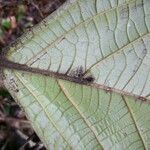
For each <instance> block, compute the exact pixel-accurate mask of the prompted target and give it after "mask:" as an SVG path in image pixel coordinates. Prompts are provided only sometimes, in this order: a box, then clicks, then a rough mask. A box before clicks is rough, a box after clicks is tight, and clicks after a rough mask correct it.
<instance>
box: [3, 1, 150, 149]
mask: <svg viewBox="0 0 150 150" xmlns="http://www.w3.org/2000/svg"><path fill="white" fill-rule="evenodd" d="M149 7H150V1H148V0H128V1H121V0H119V1H114V0H105V1H100V0H70V1H69V0H68V1H67V2H66V3H65V4H64V5H63V6H62V7H60V8H59V9H58V10H57V11H56V12H55V13H53V14H52V15H51V16H50V17H48V18H47V19H46V20H44V21H43V22H42V23H40V24H39V25H38V26H36V27H34V28H33V30H31V31H29V32H28V33H27V34H26V35H24V36H23V37H21V38H20V39H19V40H18V42H17V43H16V44H15V45H14V46H11V47H10V49H9V51H8V53H7V56H6V57H7V59H9V60H11V61H13V62H16V63H20V64H26V65H27V66H28V67H32V68H38V69H40V70H41V73H38V74H36V73H33V72H32V73H31V72H30V73H29V72H26V71H19V70H14V69H11V70H10V69H5V71H4V75H5V78H6V79H5V85H6V87H7V88H8V89H9V91H10V93H11V94H12V95H13V97H14V98H15V99H16V101H17V102H18V103H19V104H20V105H21V106H22V107H23V109H24V110H25V112H26V115H27V116H28V119H29V120H30V121H31V123H32V126H33V127H34V129H35V131H36V132H37V134H38V135H39V137H40V138H41V139H42V141H43V142H44V144H45V145H46V147H47V148H48V149H115V150H116V149H119V150H120V149H131V150H133V149H147V150H148V149H150V117H149V114H150V106H149V102H150V59H149V58H150V33H149V31H150V9H149ZM81 66H82V67H83V69H84V70H85V73H84V76H88V74H89V73H90V74H92V76H93V77H94V78H95V81H94V83H87V84H86V83H84V84H83V83H82V82H79V83H75V82H72V81H70V80H68V77H69V76H70V75H72V72H74V71H75V70H78V69H77V68H80V67H81ZM43 70H47V71H48V72H50V74H51V72H56V73H55V74H56V75H55V76H45V75H43V74H42V71H43ZM60 74H64V76H65V80H62V79H60V78H59V75H60ZM57 75H58V76H57ZM71 78H74V76H72V77H71ZM67 80H68V81H67ZM79 80H80V78H79Z"/></svg>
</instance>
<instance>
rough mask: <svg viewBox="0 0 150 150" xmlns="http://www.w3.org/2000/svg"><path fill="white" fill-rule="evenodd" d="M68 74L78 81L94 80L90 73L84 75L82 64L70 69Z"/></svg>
mask: <svg viewBox="0 0 150 150" xmlns="http://www.w3.org/2000/svg"><path fill="white" fill-rule="evenodd" d="M69 75H70V76H72V77H74V78H76V79H77V80H78V82H80V83H93V82H94V80H95V78H94V77H93V76H92V74H89V73H88V74H86V75H85V71H84V69H83V67H82V66H80V67H78V68H76V69H74V70H72V71H71V73H70V74H69Z"/></svg>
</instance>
